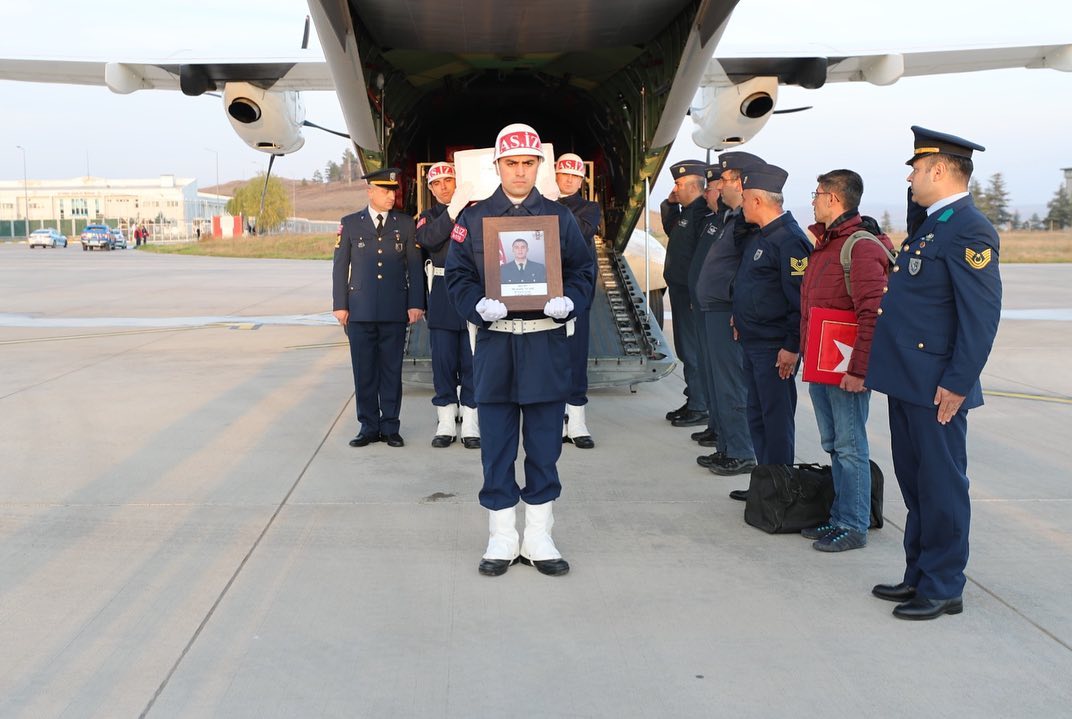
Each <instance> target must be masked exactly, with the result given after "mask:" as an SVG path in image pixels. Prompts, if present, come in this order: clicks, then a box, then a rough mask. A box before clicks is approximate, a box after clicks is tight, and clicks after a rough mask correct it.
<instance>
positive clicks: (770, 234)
mask: <svg viewBox="0 0 1072 719" xmlns="http://www.w3.org/2000/svg"><path fill="white" fill-rule="evenodd" d="M742 174H743V175H744V177H743V179H742V186H743V187H744V189H745V190H749V189H760V190H768V191H771V192H781V188H782V185H783V183H784V182H785V178H786V176H787V175H786V173H785V171H784V170H781V169H780V168H776V167H774V166H771V165H767V166H765V167H763V168H760V169H756V168H749V169H748V170H747V171H745V172H744V173H742ZM775 188H776V189H775ZM810 255H811V243H810V242H809V241H808V239H807V236H806V235H805V234H804V231H803V230H802V229H800V225H798V224H797V221H796V220H795V219H793V215H792V213H790V212H784V213H783V214H782V215H781V216H779V217H778V218H777V219H775V220H773V221H771V222H770V223H768V224H767V225H766V226H764V227H761V228H760V229H759V230H758V231H757V232H755V233H753V234H752V235H751V237H750V238H749V240H748V243H747V244H746V245H745V247H744V251H743V253H742V255H741V264H740V267H739V268H738V270H737V275H736V277H735V279H734V286H733V325H734V327H735V328H736V329H737V333H738V336H739V337H740V341H741V346H742V349H743V350H744V351H743V357H742V359H743V367H744V375H745V384H746V386H747V387H748V428H749V432H750V434H751V436H752V445H753V447H754V448H755V452H756V459H757V461H758V462H759V463H760V464H792V463H793V462H794V453H795V442H796V420H795V414H796V407H797V387H796V381H795V375H796V371H795V369H794V374H793V376H791V377H789V378H788V379H784V380H783V379H781V377H779V376H778V369H777V367H776V363H777V358H778V351H779V350H782V349H784V350H787V351H789V352H796V353H799V352H800V283H801V281H802V280H803V278H804V270H805V269H806V268H807V266H808V257H809V256H810Z"/></svg>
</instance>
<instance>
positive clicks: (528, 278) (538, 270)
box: [500, 260, 547, 284]
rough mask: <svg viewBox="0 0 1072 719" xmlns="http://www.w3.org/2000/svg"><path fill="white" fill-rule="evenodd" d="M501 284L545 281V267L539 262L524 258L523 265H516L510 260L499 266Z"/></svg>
mask: <svg viewBox="0 0 1072 719" xmlns="http://www.w3.org/2000/svg"><path fill="white" fill-rule="evenodd" d="M500 272H501V273H502V282H503V284H517V283H527V282H547V268H546V267H544V266H543V265H542V264H540V263H539V262H533V261H532V260H525V266H524V267H523V268H522V267H518V265H517V263H516V262H514V261H513V260H510V261H509V262H507V263H506V264H505V265H502V266H501V267H500Z"/></svg>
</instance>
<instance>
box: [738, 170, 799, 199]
mask: <svg viewBox="0 0 1072 719" xmlns="http://www.w3.org/2000/svg"><path fill="white" fill-rule="evenodd" d="M788 177H789V173H788V172H786V171H785V170H783V169H782V168H780V167H778V166H777V165H767V164H763V165H752V166H750V167H748V168H746V169H744V170H742V171H741V189H743V190H766V191H767V192H781V191H782V188H783V187H785V181H786V179H787V178H788Z"/></svg>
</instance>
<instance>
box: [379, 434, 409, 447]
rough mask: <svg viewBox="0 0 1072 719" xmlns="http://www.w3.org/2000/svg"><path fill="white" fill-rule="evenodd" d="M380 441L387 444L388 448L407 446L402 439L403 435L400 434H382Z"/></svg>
mask: <svg viewBox="0 0 1072 719" xmlns="http://www.w3.org/2000/svg"><path fill="white" fill-rule="evenodd" d="M380 439H381V440H383V441H384V442H386V443H387V446H388V447H401V446H403V445H404V444H405V441H404V440H403V439H402V435H400V434H399V433H398V432H393V433H391V434H381V435H380Z"/></svg>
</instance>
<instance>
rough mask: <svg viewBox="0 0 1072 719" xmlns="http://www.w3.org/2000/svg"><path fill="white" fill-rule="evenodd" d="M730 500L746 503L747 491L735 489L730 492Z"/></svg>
mask: <svg viewBox="0 0 1072 719" xmlns="http://www.w3.org/2000/svg"><path fill="white" fill-rule="evenodd" d="M730 499H736V500H737V501H738V502H747V501H748V490H747V489H735V490H733V491H732V492H730Z"/></svg>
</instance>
